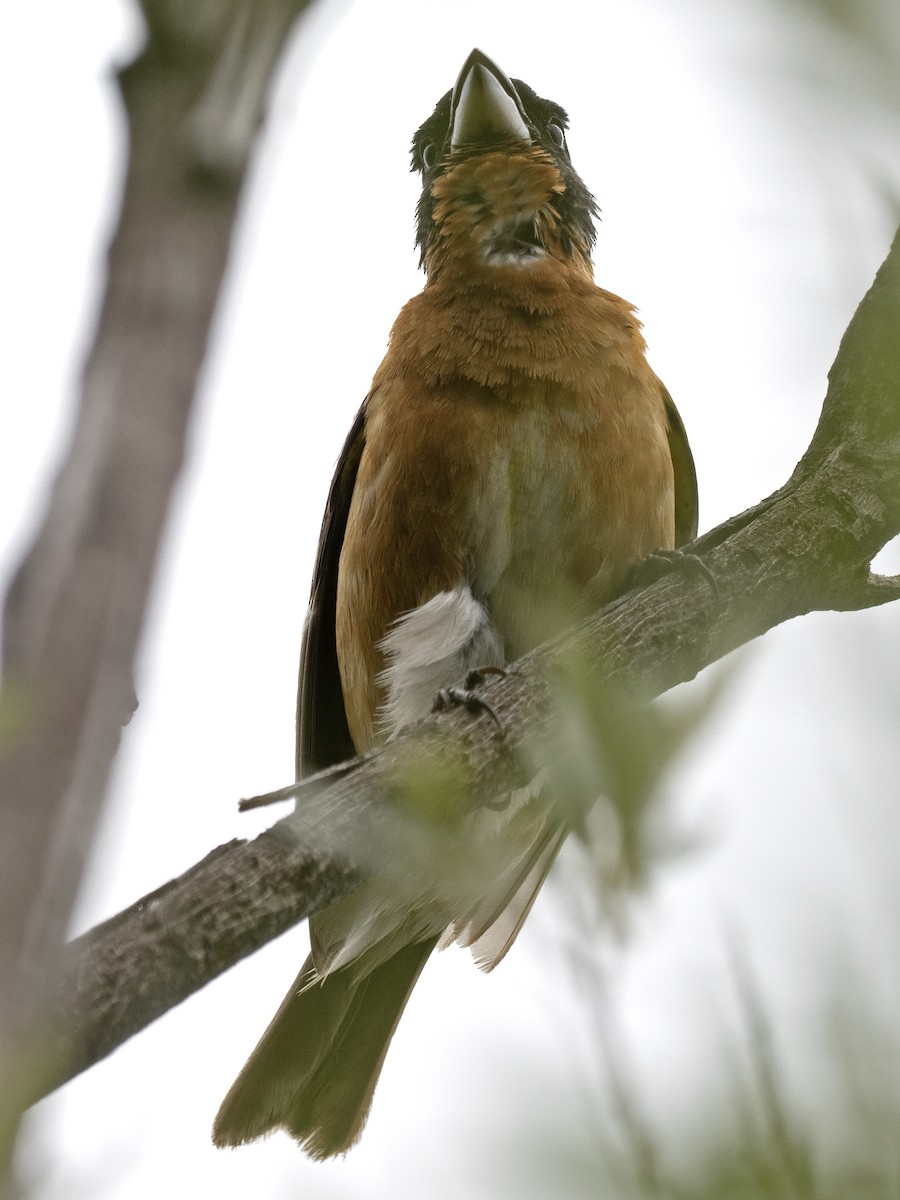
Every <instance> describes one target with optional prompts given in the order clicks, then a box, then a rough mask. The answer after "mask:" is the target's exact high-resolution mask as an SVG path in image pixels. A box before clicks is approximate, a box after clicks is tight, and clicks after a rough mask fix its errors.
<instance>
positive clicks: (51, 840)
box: [0, 0, 309, 1175]
mask: <svg viewBox="0 0 900 1200" xmlns="http://www.w3.org/2000/svg"><path fill="white" fill-rule="evenodd" d="M308 3H309V0H246V2H245V0H192V3H190V4H185V5H179V4H171V3H167V2H165V0H142V9H143V15H144V17H145V19H146V22H147V27H148V40H147V44H146V46H145V47H144V49H143V51H142V53H141V54H140V56H139V57H138V58H137V59H136V60H135V61H134V62H133V63H132V64H131V65H130V66H128V67H127V68H125V69H124V70H123V71H122V72H121V73H120V75H119V84H120V87H121V92H122V96H123V99H124V102H125V107H126V110H127V114H128V126H129V136H130V155H129V161H128V171H127V177H126V181H125V191H124V196H123V201H122V209H121V213H120V216H119V223H118V227H117V230H116V233H115V237H114V239H113V243H112V246H111V250H110V255H109V275H108V281H107V288H106V294H105V299H104V303H103V308H102V312H101V314H100V319H99V326H98V329H97V333H96V338H95V341H94V345H93V348H92V350H91V353H90V357H89V359H88V362H87V366H86V369H85V373H84V380H83V388H82V394H81V405H80V411H79V415H78V421H77V425H76V428H75V432H74V435H73V438H72V443H71V445H70V447H69V450H68V453H67V456H66V458H65V461H64V462H63V464H62V466H61V468H60V471H59V475H58V477H57V479H56V482H55V485H54V487H53V491H52V495H51V497H50V500H49V504H48V508H47V512H46V514H45V517H44V521H43V525H42V527H41V529H40V531H39V533H38V535H37V537H36V539H35V541H34V544H33V546H32V547H31V549H30V550H29V552H28V553H27V555H26V557H25V559H24V561H23V562H22V564H21V566H20V568H19V570H18V572H17V574H16V577H15V579H14V581H13V583H12V586H11V588H10V591H9V595H8V597H7V601H6V609H5V639H4V646H5V661H4V684H5V686H4V696H3V706H4V708H3V711H4V715H5V725H6V726H7V728H11V730H12V732H11V735H10V736H9V737H7V739H6V743H5V744H4V747H3V754H2V757H0V796H2V804H0V1031H4V1032H5V1033H6V1035H7V1036H6V1042H5V1054H4V1058H5V1060H6V1061H5V1063H4V1069H3V1095H2V1097H0V1175H2V1173H3V1164H4V1163H6V1162H7V1161H8V1151H9V1148H10V1146H11V1142H12V1137H13V1135H14V1131H15V1127H16V1125H17V1120H18V1109H19V1107H20V1104H19V1096H18V1094H17V1091H18V1089H17V1087H16V1086H15V1084H14V1083H13V1081H14V1080H16V1079H18V1081H19V1084H20V1085H22V1086H24V1084H25V1077H27V1076H28V1075H29V1074H33V1073H38V1074H39V1073H40V1072H41V1071H42V1070H43V1069H44V1068H45V1067H46V1066H48V1064H44V1065H43V1066H42V1065H41V1064H39V1063H38V1061H37V1058H36V1056H35V1053H34V1051H35V1048H34V1047H29V1046H24V1047H23V1046H22V1045H20V1044H18V1043H17V1042H16V1043H15V1045H16V1049H15V1052H13V1049H12V1046H13V1044H14V1037H13V1035H14V1032H15V1030H16V1029H17V1028H18V1027H19V1026H20V1025H21V1023H22V1018H23V1014H24V1013H28V1012H29V1011H30V1009H31V1008H32V1006H33V1005H34V1004H35V1002H36V997H37V996H38V995H40V994H41V993H42V991H43V985H44V982H45V980H46V977H47V975H48V973H49V972H50V971H51V969H52V968H54V967H55V965H56V963H57V960H58V957H59V954H60V952H61V949H62V947H63V943H64V941H65V935H66V929H67V924H68V921H69V915H70V912H71V909H72V904H73V901H74V899H75V896H76V894H77V890H78V886H79V883H80V880H81V875H82V870H83V867H84V863H85V859H86V856H87V853H88V850H89V848H90V845H91V841H92V838H93V834H94V830H95V828H96V825H97V820H98V817H99V815H100V812H101V808H102V804H103V800H104V796H105V793H106V786H107V781H108V777H109V773H110V767H111V764H112V761H113V758H114V756H115V753H116V750H117V747H118V744H119V739H120V735H121V729H122V726H123V725H124V724H125V723H126V722H127V721H128V719H129V716H130V714H131V712H132V710H133V708H134V699H133V690H132V682H131V681H132V669H133V663H134V658H135V652H136V648H137V645H138V640H139V636H140V631H141V625H142V621H143V618H144V613H145V610H146V606H147V599H148V595H149V592H150V587H151V582H152V578H153V570H154V565H155V562H156V557H157V552H158V548H159V544H160V539H161V536H162V533H163V530H164V527H165V519H166V514H167V512H168V507H169V503H170V498H171V495H172V490H173V487H174V484H175V482H176V480H177V478H178V474H179V471H180V468H181V464H182V461H183V459H184V454H185V435H186V430H187V428H188V423H189V417H190V412H191V403H192V400H193V396H194V391H195V387H196V382H197V377H198V373H199V371H200V367H201V365H202V363H203V359H204V356H205V353H206V344H207V339H208V336H209V328H210V322H211V319H212V315H213V312H214V309H215V305H216V299H217V297H218V294H219V289H220V285H221V282H222V276H223V272H224V270H225V266H226V263H227V261H228V252H229V247H230V242H231V236H232V231H233V228H234V218H235V212H236V208H237V204H238V201H239V198H240V194H241V189H242V185H243V182H244V179H245V177H246V173H247V167H248V163H249V160H250V155H251V151H252V148H253V146H254V144H255V141H256V137H257V133H258V130H259V127H260V125H261V122H262V119H263V116H264V110H265V102H266V95H267V93H268V89H269V85H270V83H271V79H272V76H273V73H274V70H275V68H276V65H277V63H278V60H279V58H280V56H281V53H282V51H283V49H284V46H285V44H286V41H287V39H288V37H289V35H290V33H291V30H292V29H293V27H294V25H295V23H296V21H297V19H298V17H299V16H300V14H301V13H302V12H303V11H304V9H305V8H306V7H307V5H308ZM63 203H65V197H63ZM2 1045H3V1042H2V1041H0V1046H2ZM25 1090H26V1091H27V1090H30V1089H29V1088H28V1087H27V1086H25Z"/></svg>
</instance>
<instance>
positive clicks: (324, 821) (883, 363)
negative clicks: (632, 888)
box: [40, 233, 900, 1091]
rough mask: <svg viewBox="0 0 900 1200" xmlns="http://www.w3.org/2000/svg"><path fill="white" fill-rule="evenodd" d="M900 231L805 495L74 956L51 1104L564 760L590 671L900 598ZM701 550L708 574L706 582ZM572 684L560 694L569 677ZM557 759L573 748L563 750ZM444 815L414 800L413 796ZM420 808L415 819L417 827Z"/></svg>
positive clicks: (681, 665) (83, 943)
mask: <svg viewBox="0 0 900 1200" xmlns="http://www.w3.org/2000/svg"><path fill="white" fill-rule="evenodd" d="M898 329H900V233H898V236H897V237H896V238H895V240H894V245H893V247H892V249H891V252H890V254H889V256H888V258H887V259H886V261H885V262H884V264H883V265H882V267H881V269H880V270H879V272H878V275H877V277H876V279H875V282H874V283H873V285H872V287H871V289H870V290H869V292H868V294H867V295H866V297H865V298H864V300H863V301H862V303H861V304H860V306H859V309H858V310H857V312H856V314H855V316H854V318H853V320H852V322H851V324H850V326H849V328H848V329H847V332H846V334H845V335H844V338H843V340H842V343H841V346H840V350H839V352H838V355H837V358H836V360H835V363H834V366H833V368H832V370H831V373H830V377H829V380H830V381H829V387H828V392H827V395H826V398H825V403H824V406H823V410H822V415H821V418H820V421H819V425H818V427H817V429H816V432H815V435H814V437H813V439H812V442H811V444H810V447H809V449H808V450H807V452H806V454H805V455H804V456H803V458H802V460H801V461H800V463H799V464H798V466H797V468H796V470H795V471H794V473H793V475H792V476H791V478H790V479H789V480H788V482H787V483H786V484H785V485H784V487H782V488H781V489H780V490H779V491H777V492H776V493H774V494H773V495H772V496H770V497H769V498H768V499H766V500H764V501H763V502H762V503H760V504H759V505H757V506H756V507H755V508H753V509H750V510H749V511H748V512H746V513H743V514H741V515H740V516H738V517H735V518H733V519H732V520H730V521H727V522H725V523H724V524H723V525H721V526H719V527H718V528H717V529H714V530H712V531H710V532H709V533H707V534H705V535H704V536H703V537H701V538H700V539H698V541H697V542H696V543H694V545H693V546H692V547H691V548H690V549H691V555H690V556H689V557H688V558H687V560H686V562H685V564H684V566H683V568H680V567H679V566H677V565H676V566H675V567H673V569H671V570H669V571H667V572H666V573H665V574H664V575H663V576H662V577H661V578H658V579H657V580H655V581H654V582H652V583H650V584H649V585H648V586H646V587H643V588H640V589H635V590H632V591H630V592H628V593H627V594H625V595H623V596H621V597H620V598H619V599H617V600H615V601H614V602H613V603H611V604H609V605H608V606H607V607H606V608H604V609H603V610H602V611H600V612H598V613H596V614H595V615H594V616H592V617H591V618H590V619H588V620H587V621H585V622H583V623H582V624H581V625H579V626H577V627H575V628H573V629H571V630H569V631H567V632H566V633H565V634H563V635H562V636H560V637H558V638H556V639H555V640H554V641H553V642H551V643H548V644H547V645H545V646H542V647H540V648H538V649H537V650H535V651H534V652H533V653H531V654H529V655H527V656H526V657H525V658H523V659H522V660H520V661H519V662H518V663H516V664H515V665H514V666H513V667H512V668H511V669H510V670H509V672H508V674H507V675H506V676H504V677H501V678H492V679H491V681H490V682H489V683H488V684H487V685H486V694H487V695H488V696H489V701H490V705H491V708H492V709H493V710H494V712H495V713H496V714H497V716H498V717H499V719H500V721H501V722H502V725H503V729H504V734H503V736H502V737H501V736H498V734H497V731H496V727H495V724H494V722H492V721H490V720H487V719H478V718H477V717H474V718H473V716H472V715H471V714H469V713H467V712H465V711H462V710H451V711H448V712H441V713H437V714H434V715H432V716H431V717H430V718H429V719H428V720H426V721H423V722H421V723H420V724H419V725H417V726H416V727H415V728H414V729H411V730H409V731H407V732H405V733H404V734H402V735H401V736H400V737H398V738H396V739H394V740H392V741H391V742H390V743H388V744H387V745H386V746H383V747H382V748H380V749H379V750H377V751H374V752H372V753H370V754H368V755H366V756H364V757H363V758H361V759H358V760H355V762H354V763H353V764H352V765H350V766H348V767H344V768H341V769H339V770H336V771H331V772H325V773H323V776H319V777H315V778H313V779H311V780H305V781H303V782H302V783H300V784H296V785H294V786H292V787H289V788H286V789H284V790H283V792H281V793H279V794H277V798H288V797H293V796H296V797H297V799H298V801H299V803H298V809H297V812H296V813H294V814H293V815H291V816H289V817H287V818H285V819H283V820H281V821H279V822H278V823H277V824H276V825H275V826H273V828H272V829H271V830H269V831H268V832H267V833H265V834H263V835H261V836H260V837H258V838H257V839H256V840H255V841H253V842H250V843H241V842H234V843H231V844H230V845H229V846H226V847H222V848H221V849H220V850H218V851H215V852H213V854H212V855H210V856H209V857H208V858H207V859H205V860H204V862H203V863H201V864H199V865H198V866H197V867H195V868H193V869H192V870H191V871H189V872H188V873H187V874H186V875H184V876H182V877H181V878H180V879H178V880H175V881H173V882H172V883H170V884H167V885H166V887H165V888H163V889H161V890H160V891H159V892H157V893H154V894H153V895H152V896H150V897H147V898H146V899H145V900H144V901H140V902H139V903H138V904H136V905H134V906H133V907H132V908H131V909H129V910H127V911H126V912H125V913H123V914H121V915H120V916H119V917H117V918H115V919H114V920H113V921H110V922H107V923H106V924H105V925H102V926H99V927H98V928H97V929H95V930H93V931H92V932H91V933H89V934H86V935H85V936H84V937H83V938H80V939H79V940H78V941H77V942H75V943H73V945H72V946H71V948H70V950H69V953H68V957H67V960H66V963H65V965H64V970H63V974H62V982H61V988H60V991H59V997H60V999H59V1000H58V1001H57V1003H56V1005H55V1006H54V1009H53V1012H52V1014H51V1016H52V1023H53V1025H54V1027H55V1029H56V1031H57V1036H64V1037H65V1038H66V1039H67V1040H68V1042H69V1044H70V1046H71V1047H72V1048H73V1049H72V1051H71V1055H70V1058H69V1063H68V1067H67V1069H66V1070H65V1071H64V1072H57V1073H56V1074H55V1075H54V1076H53V1077H50V1075H47V1076H46V1077H45V1078H44V1079H43V1080H42V1081H41V1083H40V1090H41V1091H47V1090H50V1089H51V1088H52V1087H54V1086H56V1085H58V1084H59V1083H61V1082H63V1081H64V1079H66V1078H70V1077H71V1076H72V1075H73V1074H75V1073H77V1071H79V1070H82V1069H84V1067H86V1066H87V1065H89V1063H91V1062H95V1061H97V1059H99V1058H100V1057H102V1056H103V1055H104V1054H107V1053H109V1052H110V1051H111V1050H112V1049H113V1048H114V1047H115V1046H117V1045H118V1044H120V1043H121V1042H122V1041H124V1040H125V1039H126V1038H128V1037H130V1036H131V1035H132V1034H133V1033H135V1032H137V1031H138V1030H139V1029H141V1028H143V1027H144V1025H146V1024H147V1023H148V1022H149V1021H150V1020H152V1019H153V1018H154V1017H155V1016H158V1015H160V1014H161V1013H162V1012H164V1011H166V1009H167V1008H169V1007H170V1006H171V1005H173V1004H175V1003H177V1002H178V1001H179V1000H181V999H183V998H185V997H186V996H187V995H189V994H190V993H191V992H192V991H194V990H196V989H197V988H199V987H200V986H202V984H203V983H205V982H207V981H208V980H210V979H212V978H214V977H215V976H216V975H217V974H219V973H220V972H222V971H224V970H225V969H226V968H227V967H229V966H231V965H232V964H233V963H234V962H236V961H237V960H238V959H239V958H241V957H243V956H244V955H246V954H249V953H250V952H252V951H253V950H254V949H256V948H258V947H259V946H261V945H263V944H264V943H265V942H266V941H268V940H269V939H270V938H271V937H273V936H275V935H276V934H277V933H279V932H281V931H282V930H283V929H285V928H287V927H288V926H289V925H291V924H293V923H294V922H295V921H298V920H300V919H301V918H302V917H303V916H307V915H309V914H311V913H313V912H315V911H316V909H317V908H319V907H321V906H322V905H323V904H325V903H327V902H328V901H329V900H330V899H332V898H333V897H334V896H336V895H338V894H340V893H341V892H344V891H348V890H350V889H351V888H352V887H353V886H355V884H356V882H357V881H358V879H359V878H360V876H361V875H363V874H365V873H366V872H369V871H372V870H375V869H378V867H379V866H380V865H383V863H384V862H386V861H388V859H391V858H396V856H397V855H400V854H403V853H418V851H419V848H420V847H421V846H422V845H423V844H424V843H423V841H422V839H425V842H427V841H428V839H429V837H430V836H431V834H432V833H436V834H437V840H438V841H439V840H440V836H439V835H440V831H441V830H442V829H445V828H446V824H445V822H446V821H447V820H452V819H453V817H454V815H456V814H458V813H460V812H465V811H468V810H469V809H470V808H471V807H472V806H477V805H479V804H481V803H484V802H487V801H490V799H491V797H495V796H496V795H498V794H500V793H502V792H503V791H504V790H508V789H509V788H511V787H515V786H518V785H520V784H521V783H522V782H523V781H524V780H525V779H527V778H529V777H530V775H531V774H532V773H533V772H534V770H535V769H536V768H537V767H538V766H540V765H542V764H543V765H546V763H547V762H549V761H551V760H552V759H553V757H554V755H555V754H557V753H558V747H559V746H560V745H561V741H560V737H561V733H562V724H563V723H564V719H565V718H564V717H563V716H561V710H562V709H564V708H565V705H564V704H561V703H560V702H559V699H560V692H559V688H558V681H559V680H560V679H565V678H566V677H569V678H571V675H572V664H573V663H574V664H577V667H578V671H579V672H580V673H581V672H583V673H584V677H585V678H589V679H590V680H591V683H592V686H608V687H612V688H614V689H615V690H616V692H617V693H619V692H621V693H624V694H627V695H628V696H629V697H632V698H635V699H637V700H639V701H646V700H649V699H650V698H652V697H654V696H657V695H659V694H660V693H662V692H664V691H666V690H667V689H668V688H670V687H672V686H674V685H675V684H677V683H680V682H683V681H685V680H688V679H691V678H693V677H694V676H695V675H696V674H697V672H698V671H700V670H702V668H703V667H705V666H707V665H708V664H710V663H712V662H714V661H716V660H717V659H719V658H721V657H722V656H723V655H725V654H727V653H728V652H729V651H730V650H732V649H734V648H735V647H737V646H740V645H742V644H743V643H745V642H747V641H749V640H751V639H752V638H755V637H758V636H759V635H760V634H762V633H764V632H765V631H766V630H768V629H771V628H772V627H773V626H775V625H778V624H780V623H781V622H782V621H786V620H788V619H790V618H791V617H795V616H799V615H801V614H803V613H807V612H810V611H813V610H820V609H856V608H861V607H866V606H868V605H874V604H880V603H884V602H885V601H887V600H892V599H895V598H896V597H897V596H898V595H900V581H898V580H897V579H886V578H880V577H877V576H872V575H870V573H869V563H870V561H871V559H872V558H873V556H874V555H875V554H876V553H877V552H878V551H879V550H880V549H881V548H882V546H883V545H885V543H886V542H887V541H889V540H890V539H891V538H893V537H894V536H895V535H896V534H897V533H898V532H900V344H898V339H897V336H896V334H897V330H898ZM693 555H696V556H699V557H700V558H701V561H702V563H703V566H704V567H705V568H706V571H708V572H709V573H710V574H711V576H712V579H713V580H714V581H715V582H714V583H711V581H710V579H709V578H708V577H707V575H706V574H705V572H703V571H701V570H694V569H692V564H691V557H692V556H693ZM554 681H556V682H554ZM555 748H556V749H555ZM416 790H418V792H419V801H421V798H422V796H423V795H425V796H427V797H428V798H429V800H430V802H431V807H430V810H429V813H428V816H427V817H423V816H422V814H421V805H420V804H418V805H411V804H410V805H407V803H406V800H407V798H408V794H409V792H410V791H416ZM412 814H415V815H412Z"/></svg>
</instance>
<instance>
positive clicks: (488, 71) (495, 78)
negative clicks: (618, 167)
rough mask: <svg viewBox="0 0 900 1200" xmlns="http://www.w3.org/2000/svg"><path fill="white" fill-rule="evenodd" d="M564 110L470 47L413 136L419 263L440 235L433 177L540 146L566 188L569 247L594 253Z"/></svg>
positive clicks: (561, 204) (563, 214) (564, 221)
mask: <svg viewBox="0 0 900 1200" xmlns="http://www.w3.org/2000/svg"><path fill="white" fill-rule="evenodd" d="M568 125H569V119H568V116H567V114H566V111H565V109H563V108H561V107H560V105H558V104H556V103H554V101H552V100H545V99H544V98H543V97H542V96H539V95H538V94H537V93H536V92H535V91H534V90H533V89H532V88H530V87H529V86H528V84H527V83H524V82H523V81H522V80H521V79H509V78H508V77H507V76H506V75H505V74H504V72H503V71H502V70H501V69H500V67H498V66H497V64H496V63H495V62H493V61H492V60H491V59H490V58H488V56H487V55H486V54H483V53H482V52H481V51H480V50H473V51H472V53H471V54H470V55H469V57H468V58H467V59H466V61H465V63H464V64H463V67H462V70H461V71H460V73H459V76H458V78H457V80H456V83H455V85H454V86H453V88H452V90H451V91H449V92H447V93H446V95H444V96H442V97H441V99H440V100H439V101H438V103H437V105H436V107H435V110H434V112H433V113H432V114H431V116H430V117H429V118H428V120H427V121H425V123H424V124H423V125H422V126H421V127H420V128H419V130H418V131H417V132H416V134H415V136H414V138H413V143H412V169H413V170H414V171H418V172H419V173H420V174H421V175H422V182H423V187H422V195H421V197H420V199H419V203H418V207H417V209H416V245H417V246H418V247H419V251H420V255H421V262H422V265H425V259H426V255H427V252H428V247H429V244H430V242H431V240H432V238H433V236H434V233H435V223H434V197H433V194H432V185H433V183H434V181H435V179H436V178H437V177H438V176H439V175H440V174H441V173H442V172H444V171H446V170H447V168H448V167H449V166H450V165H452V164H453V163H454V162H457V161H459V160H460V159H461V158H465V157H471V156H476V155H480V154H484V153H486V152H488V151H491V150H495V149H500V148H503V147H507V148H508V147H510V146H511V145H513V144H515V143H517V142H518V143H519V144H521V143H523V142H524V143H526V144H527V143H531V144H532V145H539V146H540V147H541V148H542V149H543V150H544V151H546V152H547V153H548V154H549V155H550V156H551V157H552V159H553V160H554V162H555V164H556V167H557V169H558V171H559V174H560V176H561V179H562V182H563V184H564V185H565V186H564V190H562V192H561V193H560V195H559V197H558V199H557V200H556V201H555V205H556V208H557V209H558V212H559V218H560V224H561V232H562V234H563V239H564V241H566V240H568V242H569V243H570V244H571V245H570V249H572V248H578V249H581V251H582V252H583V253H586V254H589V253H590V250H591V248H592V247H593V245H594V242H595V240H596V231H595V229H594V218H595V217H598V216H599V211H600V210H599V209H598V207H597V204H596V202H595V200H594V197H593V196H592V195H591V193H590V192H589V191H588V189H587V188H586V187H585V185H584V183H583V182H582V180H581V177H580V176H579V175H578V173H577V171H576V170H575V168H574V167H573V166H572V162H571V159H570V157H569V149H568V146H567V145H566V129H567V128H568Z"/></svg>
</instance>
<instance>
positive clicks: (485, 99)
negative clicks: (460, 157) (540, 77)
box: [450, 50, 531, 150]
mask: <svg viewBox="0 0 900 1200" xmlns="http://www.w3.org/2000/svg"><path fill="white" fill-rule="evenodd" d="M504 137H515V138H521V139H522V141H523V142H530V141H531V131H530V130H529V128H528V123H527V121H526V120H525V112H524V109H523V108H522V101H521V100H520V99H519V97H518V94H517V92H516V89H515V88H514V87H513V85H512V83H511V82H510V81H509V79H508V78H507V77H506V76H505V75H504V74H503V72H502V71H501V70H500V68H499V67H498V66H497V64H496V63H495V62H492V61H491V59H489V58H488V56H487V55H486V54H482V53H481V51H480V50H473V51H472V53H471V54H470V55H469V57H468V58H467V59H466V61H465V62H464V63H463V68H462V70H461V71H460V73H459V77H458V79H457V80H456V84H455V86H454V88H453V98H452V100H451V101H450V146H451V148H452V149H454V150H456V149H458V147H460V146H462V145H464V144H466V143H472V142H491V141H495V140H496V139H498V138H504Z"/></svg>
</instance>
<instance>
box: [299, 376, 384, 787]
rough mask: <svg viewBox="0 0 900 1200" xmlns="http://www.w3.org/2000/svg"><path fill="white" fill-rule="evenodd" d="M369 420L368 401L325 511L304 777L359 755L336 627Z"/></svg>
mask: <svg viewBox="0 0 900 1200" xmlns="http://www.w3.org/2000/svg"><path fill="white" fill-rule="evenodd" d="M367 399H368V397H367ZM365 417H366V403H365V401H364V402H363V404H362V407H361V408H360V410H359V412H358V413H357V414H356V419H355V420H354V422H353V427H352V429H351V430H350V433H349V434H348V435H347V440H346V441H345V442H344V448H343V450H342V451H341V456H340V458H339V459H338V464H337V467H336V469H335V472H334V478H333V479H332V481H331V490H330V491H329V493H328V502H327V504H326V506H325V516H324V518H323V520H322V532H321V533H320V534H319V548H318V550H317V552H316V566H315V570H314V572H313V581H312V590H311V592H310V598H309V611H308V613H307V616H306V623H305V625H304V627H303V643H302V646H301V649H300V681H299V686H298V691H297V777H298V778H302V777H303V776H305V775H310V774H312V773H313V772H315V771H320V770H322V769H323V768H324V767H329V766H332V765H333V764H334V763H339V762H343V761H344V760H345V759H347V758H352V757H353V756H354V754H355V753H356V750H355V748H354V745H353V741H352V739H351V737H350V731H349V729H348V727H347V714H346V712H345V709H344V693H343V691H342V689H341V676H340V672H339V670H338V660H337V650H336V647H335V638H334V622H335V607H336V603H337V577H338V562H339V560H340V557H341V547H342V545H343V543H344V530H345V529H346V526H347V514H348V512H349V510H350V500H351V497H352V496H353V488H354V484H355V482H356V474H357V471H358V470H359V460H360V457H361V456H362V452H363V446H364V444H365V438H366V432H365Z"/></svg>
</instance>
